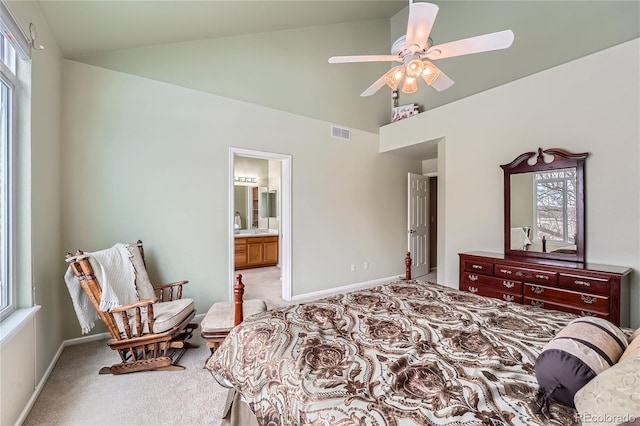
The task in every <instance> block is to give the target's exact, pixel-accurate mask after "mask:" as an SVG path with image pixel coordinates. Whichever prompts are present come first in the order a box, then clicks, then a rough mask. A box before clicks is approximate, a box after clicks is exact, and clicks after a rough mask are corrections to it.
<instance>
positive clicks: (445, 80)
mask: <svg viewBox="0 0 640 426" xmlns="http://www.w3.org/2000/svg"><path fill="white" fill-rule="evenodd" d="M453 83H454V82H453V80H451V78H449V76H448V75H446V74H445V73H443V72H442V71H440V74H438V76H437V77H436V79H435V80H433V81H432V82H431V87H433V88H434V89H436V90H437V91H438V92H442V91H443V90H446V89H448V88H449V87H451V86H453Z"/></svg>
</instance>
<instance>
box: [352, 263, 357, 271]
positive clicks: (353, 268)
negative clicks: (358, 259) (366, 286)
mask: <svg viewBox="0 0 640 426" xmlns="http://www.w3.org/2000/svg"><path fill="white" fill-rule="evenodd" d="M355 270H356V265H355V264H353V263H352V264H351V272H353V271H355Z"/></svg>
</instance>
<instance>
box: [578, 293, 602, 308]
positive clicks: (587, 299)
mask: <svg viewBox="0 0 640 426" xmlns="http://www.w3.org/2000/svg"><path fill="white" fill-rule="evenodd" d="M580 299H582V301H583V302H584V303H587V304H589V305H591V304H593V303H595V302H596V301H597V300H598V299H596V298H595V297H589V296H587V295H584V294H582V295H580Z"/></svg>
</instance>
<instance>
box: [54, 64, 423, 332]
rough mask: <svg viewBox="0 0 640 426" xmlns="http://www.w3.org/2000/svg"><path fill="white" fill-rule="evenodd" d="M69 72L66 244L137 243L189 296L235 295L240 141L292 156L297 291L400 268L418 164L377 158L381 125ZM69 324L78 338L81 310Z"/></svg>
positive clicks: (85, 68) (85, 70)
mask: <svg viewBox="0 0 640 426" xmlns="http://www.w3.org/2000/svg"><path fill="white" fill-rule="evenodd" d="M63 71H64V72H63V89H64V103H63V126H62V128H63V152H64V159H63V165H64V172H63V185H64V187H65V188H66V191H65V193H64V195H63V207H62V211H63V236H64V237H63V244H64V246H65V247H68V249H76V248H81V249H84V250H87V251H92V250H97V249H100V248H103V247H105V246H109V245H111V244H113V243H115V242H118V241H132V240H135V239H137V238H140V239H142V240H143V241H144V243H145V248H146V250H145V255H147V257H148V260H149V262H148V265H149V268H150V273H151V277H152V279H153V280H154V281H156V282H158V281H165V282H166V281H170V280H177V279H188V280H190V281H191V283H190V284H189V285H188V286H187V287H186V288H185V293H186V294H187V296H189V297H193V298H194V299H195V300H196V305H197V309H198V311H199V312H200V313H204V312H206V309H208V308H209V306H210V305H211V304H212V303H213V302H214V301H217V300H223V299H226V298H227V297H228V296H227V295H228V288H229V283H228V282H227V281H228V277H229V276H230V275H231V274H230V271H228V265H229V257H228V256H229V255H230V253H228V239H227V236H228V233H229V226H230V225H229V223H228V211H229V208H228V206H227V204H226V201H224V200H225V199H226V197H227V194H228V188H229V183H228V181H227V176H228V173H229V172H228V167H229V166H228V150H229V147H237V148H245V149H254V150H260V151H270V152H276V153H282V154H290V155H292V222H293V229H292V252H293V259H292V281H293V294H294V295H300V294H305V293H308V292H313V291H320V290H324V289H329V288H333V287H337V286H341V285H347V284H352V283H357V282H362V281H368V280H372V279H377V278H381V277H388V276H391V275H395V274H398V273H401V271H402V270H403V258H404V252H405V250H406V192H407V191H406V173H407V172H409V171H412V172H414V173H416V172H417V173H419V172H420V170H421V161H420V160H419V159H408V158H403V157H396V156H393V155H380V154H379V152H378V137H377V135H375V134H371V133H365V132H361V131H355V130H354V131H353V132H352V139H351V140H350V141H344V140H339V139H332V138H331V137H330V123H326V122H321V121H317V120H313V119H310V118H306V117H302V116H297V115H293V114H290V113H285V112H281V111H277V110H273V109H269V108H265V107H260V106H256V105H252V104H247V103H243V102H240V101H235V100H231V99H228V98H222V97H219V96H215V95H211V94H208V93H203V92H198V91H195V90H192V89H186V88H182V87H178V86H173V85H169V84H166V83H161V82H157V81H153V80H149V79H145V78H142V77H136V76H132V75H128V74H123V73H120V72H116V71H111V70H106V69H103V68H98V67H94V66H91V65H86V64H81V63H78V62H74V61H65V63H64V70H63ZM364 262H368V263H369V265H370V267H369V269H368V270H363V268H362V266H363V264H364ZM352 263H353V264H356V265H357V268H356V271H355V272H351V271H350V264H352ZM71 311H72V310H71V308H70V307H69V312H71ZM65 332H66V335H67V336H68V337H72V336H76V335H77V334H78V332H79V327H78V325H77V320H75V318H73V317H72V316H71V315H70V316H69V317H68V318H67V320H66V323H65Z"/></svg>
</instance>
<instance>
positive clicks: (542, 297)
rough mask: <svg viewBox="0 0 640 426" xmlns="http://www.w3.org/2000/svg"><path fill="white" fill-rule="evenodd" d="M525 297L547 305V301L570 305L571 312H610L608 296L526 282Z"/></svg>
mask: <svg viewBox="0 0 640 426" xmlns="http://www.w3.org/2000/svg"><path fill="white" fill-rule="evenodd" d="M524 297H525V301H526V300H527V299H536V300H538V301H540V302H543V303H545V306H546V305H547V303H553V304H555V305H562V306H565V307H569V308H572V309H573V310H572V311H571V312H575V311H578V312H579V311H580V310H583V311H585V312H587V311H589V312H600V313H603V314H608V312H609V298H608V297H604V296H597V295H593V294H585V293H580V292H577V291H571V290H562V289H559V288H552V287H545V286H541V285H531V284H525V285H524ZM527 304H529V303H527ZM551 309H555V308H551ZM576 313H577V312H576Z"/></svg>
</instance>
